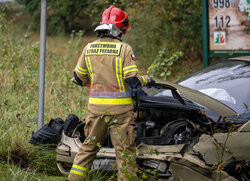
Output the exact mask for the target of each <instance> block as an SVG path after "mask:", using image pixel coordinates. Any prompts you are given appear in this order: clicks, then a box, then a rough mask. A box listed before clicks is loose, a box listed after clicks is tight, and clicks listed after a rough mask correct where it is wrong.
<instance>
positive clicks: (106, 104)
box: [74, 37, 147, 115]
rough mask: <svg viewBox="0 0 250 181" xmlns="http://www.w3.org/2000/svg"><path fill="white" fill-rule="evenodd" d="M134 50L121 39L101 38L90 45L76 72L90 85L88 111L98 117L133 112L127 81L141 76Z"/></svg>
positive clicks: (144, 79)
mask: <svg viewBox="0 0 250 181" xmlns="http://www.w3.org/2000/svg"><path fill="white" fill-rule="evenodd" d="M133 57H134V54H133V51H132V48H131V47H130V46H129V45H128V44H126V43H123V42H121V41H119V40H117V39H113V38H107V37H105V38H101V39H98V40H96V41H94V42H92V43H89V44H88V45H87V46H86V47H85V48H84V49H83V52H82V54H81V56H80V58H79V60H78V63H77V66H76V68H75V70H74V71H75V72H76V74H77V76H78V77H79V78H80V79H81V80H82V83H83V85H84V86H87V84H89V83H90V85H88V92H87V95H88V96H89V104H88V110H89V111H90V112H92V113H94V114H100V115H102V114H110V115H115V114H122V113H125V112H127V111H130V110H132V109H133V103H132V98H131V95H130V93H129V92H128V89H127V86H126V83H125V79H127V78H130V77H137V78H138V79H139V80H140V82H141V84H142V85H145V84H146V83H147V81H146V78H144V77H143V76H139V75H138V69H137V66H136V62H135V61H134V60H133Z"/></svg>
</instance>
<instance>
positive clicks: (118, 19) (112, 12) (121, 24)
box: [100, 6, 129, 34]
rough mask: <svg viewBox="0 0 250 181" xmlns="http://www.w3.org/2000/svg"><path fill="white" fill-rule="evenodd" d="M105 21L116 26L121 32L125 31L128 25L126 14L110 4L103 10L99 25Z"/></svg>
mask: <svg viewBox="0 0 250 181" xmlns="http://www.w3.org/2000/svg"><path fill="white" fill-rule="evenodd" d="M106 23H108V24H113V25H115V26H117V27H118V28H119V29H120V30H121V31H122V32H123V34H125V33H126V31H127V29H128V27H129V20H128V16H127V14H126V13H125V12H124V11H123V10H121V9H119V8H117V7H116V6H110V7H109V8H108V9H106V10H105V11H104V12H103V14H102V19H101V22H100V25H102V24H106Z"/></svg>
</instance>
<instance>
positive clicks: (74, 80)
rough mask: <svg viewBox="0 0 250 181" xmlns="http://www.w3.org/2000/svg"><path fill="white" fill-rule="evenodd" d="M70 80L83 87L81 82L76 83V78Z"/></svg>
mask: <svg viewBox="0 0 250 181" xmlns="http://www.w3.org/2000/svg"><path fill="white" fill-rule="evenodd" d="M70 80H71V81H72V82H73V83H74V84H76V85H80V86H82V85H81V84H79V82H77V81H76V79H75V77H73V78H71V79H70Z"/></svg>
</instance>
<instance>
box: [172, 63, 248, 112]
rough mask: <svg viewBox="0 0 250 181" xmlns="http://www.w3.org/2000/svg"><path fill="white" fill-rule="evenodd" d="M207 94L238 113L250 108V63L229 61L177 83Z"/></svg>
mask: <svg viewBox="0 0 250 181" xmlns="http://www.w3.org/2000/svg"><path fill="white" fill-rule="evenodd" d="M177 83H178V84H180V85H183V86H186V87H189V88H191V89H195V90H198V91H200V92H202V93H204V94H207V95H209V96H211V97H213V98H215V99H217V100H218V101H220V102H223V103H224V104H226V105H227V106H229V107H231V108H232V109H234V110H235V111H236V112H238V113H243V112H245V111H246V106H245V105H244V104H246V105H247V106H248V107H250V62H247V61H240V60H227V61H223V62H220V63H217V64H214V65H211V66H209V67H208V68H205V69H202V70H200V71H198V72H196V73H193V74H191V75H189V76H187V77H185V78H184V79H181V80H180V81H178V82H177Z"/></svg>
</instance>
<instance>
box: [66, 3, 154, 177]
mask: <svg viewBox="0 0 250 181" xmlns="http://www.w3.org/2000/svg"><path fill="white" fill-rule="evenodd" d="M128 27H129V20H128V17H127V15H126V13H125V12H124V11H122V10H121V9H119V8H117V7H115V6H111V7H109V8H108V9H106V10H105V11H104V12H103V14H102V19H101V22H100V25H99V26H97V27H96V29H95V32H96V33H97V36H98V37H100V38H99V39H98V40H96V41H94V42H92V43H89V44H88V45H87V46H86V47H85V48H84V49H83V52H82V54H81V56H80V58H79V60H78V63H77V66H76V68H75V70H74V72H73V74H74V77H73V78H72V81H73V82H74V83H76V84H79V85H81V86H87V85H89V86H88V94H89V102H88V111H87V113H86V124H85V127H84V133H85V135H86V137H87V138H86V139H85V141H84V143H83V144H82V146H81V147H80V149H79V152H78V153H77V155H76V156H75V159H74V163H73V166H72V168H71V170H70V174H69V177H68V179H69V180H82V177H86V175H87V173H88V171H89V170H90V169H91V166H92V162H93V160H94V159H95V156H96V154H97V152H98V151H99V147H98V144H99V143H101V142H102V140H103V138H104V137H105V135H106V132H107V130H109V131H110V137H111V140H112V144H113V145H114V148H115V150H116V163H117V168H118V180H127V179H126V177H125V176H124V173H123V172H122V171H121V168H122V167H126V172H127V173H129V174H131V175H135V174H136V173H135V168H136V165H135V146H136V145H135V137H136V128H135V122H134V114H133V102H132V98H131V97H132V95H131V90H132V89H133V90H134V89H135V88H139V87H141V86H144V85H148V84H153V83H154V81H153V79H151V78H150V77H148V76H145V75H144V76H140V75H139V74H138V69H137V66H136V58H135V55H134V53H133V51H132V48H131V47H130V46H129V45H128V44H126V43H123V42H122V40H121V37H122V35H123V34H124V35H125V34H126V31H127V29H128ZM124 151H125V152H127V153H129V154H128V155H130V156H131V155H134V156H132V158H131V160H132V161H134V163H133V162H131V163H132V164H128V165H126V166H124V164H125V163H123V160H124V159H123V158H122V156H121V155H122V152H124Z"/></svg>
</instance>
